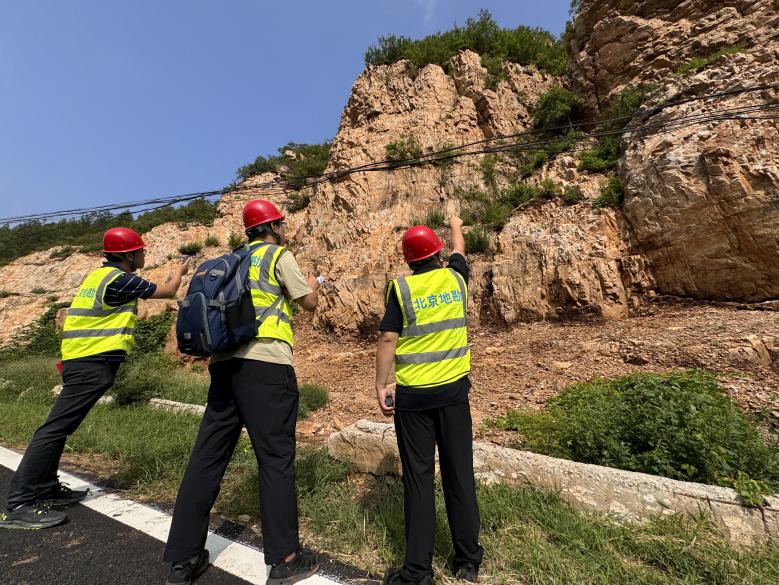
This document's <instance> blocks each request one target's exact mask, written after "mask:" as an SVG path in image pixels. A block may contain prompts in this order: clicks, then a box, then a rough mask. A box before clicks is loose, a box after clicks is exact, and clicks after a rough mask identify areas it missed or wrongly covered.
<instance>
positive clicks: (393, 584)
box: [383, 567, 433, 585]
mask: <svg viewBox="0 0 779 585" xmlns="http://www.w3.org/2000/svg"><path fill="white" fill-rule="evenodd" d="M402 572H403V567H395V568H394V569H387V570H386V571H384V581H383V585H433V576H432V575H425V576H424V577H422V580H421V581H418V582H417V583H414V582H413V581H408V580H406V579H404V578H403V575H402V574H401V573H402Z"/></svg>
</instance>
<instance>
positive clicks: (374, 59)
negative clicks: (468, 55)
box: [365, 10, 566, 75]
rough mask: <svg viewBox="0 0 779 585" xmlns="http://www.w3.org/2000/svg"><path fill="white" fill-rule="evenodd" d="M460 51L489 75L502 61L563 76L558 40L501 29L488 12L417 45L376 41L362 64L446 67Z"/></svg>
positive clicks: (532, 31)
mask: <svg viewBox="0 0 779 585" xmlns="http://www.w3.org/2000/svg"><path fill="white" fill-rule="evenodd" d="M462 49H471V50H473V51H476V52H477V53H479V55H481V57H482V64H483V65H484V66H485V67H486V68H487V69H488V70H489V72H490V73H491V74H492V75H499V74H500V67H501V63H502V62H504V61H511V62H513V63H520V64H522V65H535V66H536V67H538V68H539V69H541V70H543V71H547V72H549V73H553V74H555V75H560V74H562V73H564V72H565V64H566V53H565V48H564V47H563V44H562V43H561V42H560V40H558V39H556V38H555V37H554V36H553V35H552V34H551V33H549V32H547V31H545V30H542V29H539V28H530V27H526V26H520V27H517V28H515V29H507V28H501V27H500V26H499V25H498V23H497V22H496V21H495V19H494V18H493V17H492V15H491V14H490V12H489V11H488V10H482V11H481V12H479V17H478V18H469V19H468V20H466V21H465V26H463V27H458V26H456V25H455V27H454V28H453V29H452V30H449V31H446V32H441V33H436V34H433V35H430V36H427V37H424V38H422V39H419V40H417V41H413V40H411V39H409V38H407V37H403V36H396V35H388V36H382V37H379V40H378V43H377V44H376V45H374V46H371V47H369V48H368V50H367V51H366V52H365V64H366V65H390V64H392V63H395V62H396V61H399V60H400V59H408V60H409V61H411V62H412V63H413V64H414V65H415V66H416V67H424V66H425V65H428V64H431V63H432V64H435V65H440V66H441V67H446V64H447V63H448V62H449V60H450V59H451V58H452V57H453V56H454V55H456V54H457V52H458V51H461V50H462Z"/></svg>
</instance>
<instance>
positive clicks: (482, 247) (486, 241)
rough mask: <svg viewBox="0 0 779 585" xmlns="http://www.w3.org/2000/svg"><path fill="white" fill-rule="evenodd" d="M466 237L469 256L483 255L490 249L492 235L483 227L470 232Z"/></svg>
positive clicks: (466, 249) (466, 248)
mask: <svg viewBox="0 0 779 585" xmlns="http://www.w3.org/2000/svg"><path fill="white" fill-rule="evenodd" d="M464 237H465V251H466V253H468V254H483V253H484V252H486V251H487V250H488V249H489V247H490V235H489V234H488V233H487V231H486V230H485V229H483V228H481V227H479V228H475V229H472V230H470V231H468V232H467V233H466V234H465V236H464Z"/></svg>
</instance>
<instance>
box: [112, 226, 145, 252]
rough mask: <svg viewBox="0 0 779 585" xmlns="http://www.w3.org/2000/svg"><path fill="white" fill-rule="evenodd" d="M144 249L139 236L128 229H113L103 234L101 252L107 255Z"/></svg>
mask: <svg viewBox="0 0 779 585" xmlns="http://www.w3.org/2000/svg"><path fill="white" fill-rule="evenodd" d="M145 247H146V244H144V243H143V240H142V239H141V236H139V235H138V233H137V232H135V231H134V230H131V229H130V228H123V227H115V228H111V229H110V230H108V231H106V233H104V234H103V252H105V253H107V254H122V253H123V252H135V251H136V250H141V249H143V248H145Z"/></svg>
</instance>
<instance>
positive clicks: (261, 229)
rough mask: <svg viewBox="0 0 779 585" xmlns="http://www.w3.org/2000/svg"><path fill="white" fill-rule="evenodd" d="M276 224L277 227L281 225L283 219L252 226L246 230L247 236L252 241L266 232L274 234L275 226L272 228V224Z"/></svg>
mask: <svg viewBox="0 0 779 585" xmlns="http://www.w3.org/2000/svg"><path fill="white" fill-rule="evenodd" d="M274 224H275V225H276V227H279V226H280V225H281V220H280V219H277V220H276V221H269V222H267V223H261V224H260V225H256V226H254V227H250V228H249V229H248V230H246V237H247V238H249V241H250V242H251V241H252V240H256V239H257V238H262V237H264V236H265V234H266V233H268V234H274V233H275V232H274V231H273V228H271V226H272V225H274Z"/></svg>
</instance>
